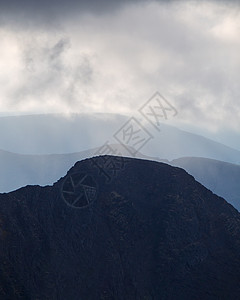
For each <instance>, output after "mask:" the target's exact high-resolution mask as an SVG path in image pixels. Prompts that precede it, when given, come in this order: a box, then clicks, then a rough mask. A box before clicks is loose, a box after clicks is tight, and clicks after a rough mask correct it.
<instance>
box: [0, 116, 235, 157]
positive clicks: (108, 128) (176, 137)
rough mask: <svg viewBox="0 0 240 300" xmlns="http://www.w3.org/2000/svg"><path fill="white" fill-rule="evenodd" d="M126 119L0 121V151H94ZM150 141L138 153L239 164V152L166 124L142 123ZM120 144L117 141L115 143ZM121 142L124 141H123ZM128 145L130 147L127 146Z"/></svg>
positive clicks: (109, 138)
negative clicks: (154, 125)
mask: <svg viewBox="0 0 240 300" xmlns="http://www.w3.org/2000/svg"><path fill="white" fill-rule="evenodd" d="M128 120H129V117H127V116H123V115H117V114H91V115H90V114H89V115H88V114H70V115H68V116H67V115H65V116H64V115H58V114H56V115H51V114H49V115H47V114H46V115H32V116H31V115H30V116H13V117H2V118H0V149H3V150H6V151H10V152H14V153H21V154H56V153H59V154H67V153H76V152H82V151H85V150H87V149H93V148H96V147H99V146H101V145H103V144H104V143H105V142H107V141H110V144H114V143H116V142H117V141H116V140H115V139H114V138H113V135H114V134H115V133H116V131H118V130H119V129H120V128H121V127H122V126H123V125H124V124H125V123H126V122H127V121H128ZM141 122H142V123H141V124H142V126H144V128H146V129H147V130H148V131H149V133H150V134H151V135H152V137H153V138H152V139H151V140H150V141H149V142H148V143H147V144H146V145H145V146H144V147H143V148H142V149H140V151H141V152H142V153H143V154H145V155H146V156H149V157H159V158H161V159H168V160H172V159H176V158H179V157H189V156H194V157H206V158H212V159H217V160H222V161H226V162H231V163H239V162H240V151H238V150H235V149H232V148H230V147H228V146H225V145H223V144H220V143H218V142H215V141H213V140H210V139H208V138H205V137H203V136H200V135H196V134H193V133H190V132H186V131H183V130H181V129H178V128H176V127H173V126H169V125H168V123H167V122H165V123H162V124H161V126H160V132H158V131H157V130H155V129H154V128H153V126H152V125H150V124H148V123H146V122H143V121H141ZM117 143H119V142H117ZM123 143H124V141H123ZM127 146H130V147H131V146H132V145H131V144H128V145H127Z"/></svg>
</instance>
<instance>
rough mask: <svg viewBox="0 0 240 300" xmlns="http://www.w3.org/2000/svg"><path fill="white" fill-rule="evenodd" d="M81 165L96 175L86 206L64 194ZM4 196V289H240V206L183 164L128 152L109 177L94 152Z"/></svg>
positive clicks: (52, 292)
mask: <svg viewBox="0 0 240 300" xmlns="http://www.w3.org/2000/svg"><path fill="white" fill-rule="evenodd" d="M103 159H104V160H105V159H114V158H111V157H106V156H105V157H98V158H95V159H94V160H95V162H96V161H97V163H101V162H102V160H103ZM106 171H107V170H106ZM76 174H77V175H79V174H81V176H82V174H87V175H88V176H92V178H94V180H95V182H96V193H97V197H96V198H95V200H94V201H93V202H91V204H90V205H89V206H88V207H86V208H82V209H81V208H73V207H71V206H69V205H67V204H66V202H65V201H64V198H63V190H64V189H65V188H66V187H65V185H66V183H68V178H69V176H71V177H72V179H73V180H75V179H76V177H74V176H76ZM74 178H75V179H74ZM0 202H1V205H0V218H1V240H2V247H1V249H0V257H1V259H0V269H1V277H0V296H1V298H2V299H5V298H6V295H8V299H9V300H10V299H14V300H17V299H40V300H42V299H59V300H60V299H64V300H65V299H73V300H75V299H76V300H79V299H89V300H91V299H94V300H95V299H122V300H125V299H171V300H175V299H176V300H182V299H196V297H197V299H204V300H206V299H234V300H235V299H237V298H238V296H239V292H240V281H239V280H240V279H239V278H240V214H239V213H238V212H237V211H236V210H235V209H234V208H233V207H232V206H231V205H229V204H228V203H227V202H226V201H225V200H224V199H222V198H220V197H218V196H216V195H214V194H213V193H212V192H211V191H209V190H207V189H206V188H205V187H203V186H202V185H201V184H199V183H198V182H196V181H195V180H194V178H193V177H192V176H190V175H189V174H187V173H186V172H185V171H184V170H182V169H180V168H177V167H171V166H169V165H167V164H163V163H157V162H153V161H146V160H137V159H130V158H128V159H127V158H126V159H125V164H124V168H123V169H122V170H120V171H119V172H118V173H117V175H116V176H113V177H112V180H111V181H110V182H109V183H107V182H106V178H105V177H104V176H103V174H102V173H99V170H98V169H97V168H95V167H94V164H93V159H87V160H84V161H81V162H78V163H76V164H75V166H74V167H73V168H72V169H71V170H70V171H69V172H68V174H67V175H66V176H65V177H64V178H61V179H60V180H59V181H58V182H57V183H56V184H54V186H53V187H45V188H41V187H39V186H27V187H26V188H22V189H20V190H18V191H15V192H12V193H9V194H4V195H0ZM4 297H5V298H4Z"/></svg>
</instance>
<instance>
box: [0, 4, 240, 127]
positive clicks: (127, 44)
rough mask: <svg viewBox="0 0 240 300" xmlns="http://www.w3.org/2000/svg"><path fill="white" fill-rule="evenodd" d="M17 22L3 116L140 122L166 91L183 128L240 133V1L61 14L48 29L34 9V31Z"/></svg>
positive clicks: (8, 45) (7, 30)
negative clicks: (124, 117)
mask: <svg viewBox="0 0 240 300" xmlns="http://www.w3.org/2000/svg"><path fill="white" fill-rule="evenodd" d="M44 3H45V2H44ZM39 5H41V4H39ZM44 5H45V4H43V7H42V10H43V11H44V9H45V7H44ZM106 5H107V1H106ZM60 6H61V3H60ZM62 7H65V6H64V5H62ZM7 9H8V7H6V11H7ZM99 9H100V8H99ZM2 11H4V10H2ZM16 13H17V12H16V11H15V12H14V10H13V12H12V15H11V12H10V13H9V14H6V15H3V13H2V14H1V13H0V20H1V22H0V43H1V47H0V70H1V72H0V84H1V89H0V112H4V113H8V114H11V113H16V112H22V113H28V114H29V113H47V112H54V113H55V112H57V113H59V112H79V113H81V112H88V113H91V112H110V113H121V114H128V115H131V114H134V113H135V111H136V110H137V109H138V108H139V107H140V106H141V105H142V104H143V103H144V102H145V101H147V100H148V99H149V98H150V97H151V96H152V94H153V93H155V91H159V92H160V93H162V94H163V95H164V96H165V97H166V98H167V99H168V100H169V101H170V102H171V103H172V105H174V106H175V107H176V108H177V110H178V112H179V114H178V117H177V119H176V120H174V121H173V124H175V125H177V124H182V125H186V126H191V124H192V125H193V126H198V127H201V128H203V130H207V129H208V130H210V131H211V130H212V131H217V130H223V129H226V128H227V129H228V130H235V131H238V129H239V128H240V121H239V120H240V89H239V74H240V54H239V53H240V34H239V32H240V10H239V5H238V4H237V2H230V4H229V3H227V2H226V3H225V2H223V1H220V2H210V1H208V2H202V1H199V2H197V1H187V2H184V1H179V2H170V3H166V2H164V1H163V2H157V1H155V2H152V1H147V2H144V1H143V2H139V3H138V2H131V3H130V4H129V3H125V4H123V6H121V7H117V8H115V9H111V8H110V9H109V11H105V12H104V13H102V11H101V13H98V9H96V10H93V11H91V8H90V9H89V10H86V11H85V10H83V11H82V12H81V14H77V13H73V12H68V13H66V14H62V12H61V10H60V12H58V14H56V15H55V18H52V20H51V22H50V21H49V20H50V19H51V18H49V19H48V20H47V21H46V20H45V22H42V24H41V15H40V16H39V18H37V21H36V22H35V21H34V14H33V12H32V10H31V7H30V8H29V11H28V12H27V13H28V15H29V19H28V24H26V22H24V21H23V20H22V19H21V16H20V17H18V18H17V17H16ZM31 15H32V17H31ZM1 17H2V18H1ZM14 18H15V19H14ZM24 20H26V18H25V19H24ZM34 22H35V23H34Z"/></svg>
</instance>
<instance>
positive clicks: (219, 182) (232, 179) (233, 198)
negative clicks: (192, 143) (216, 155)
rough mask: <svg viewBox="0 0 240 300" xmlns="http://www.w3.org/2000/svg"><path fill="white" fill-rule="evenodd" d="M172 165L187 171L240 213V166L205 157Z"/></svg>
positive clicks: (185, 159)
mask: <svg viewBox="0 0 240 300" xmlns="http://www.w3.org/2000/svg"><path fill="white" fill-rule="evenodd" d="M170 163H171V165H174V166H177V167H180V168H183V169H184V170H186V171H187V172H188V173H189V174H191V175H193V176H194V178H195V179H196V180H197V181H199V182H200V183H201V184H203V185H204V186H205V187H207V188H208V189H210V190H211V191H213V192H214V193H216V194H217V195H219V196H221V197H223V198H224V199H226V200H227V201H228V202H229V203H231V204H232V205H233V206H234V207H235V208H237V209H238V211H240V165H234V164H230V163H226V162H223V161H218V160H214V159H207V158H203V157H182V158H179V159H174V160H173V161H171V162H170Z"/></svg>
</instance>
